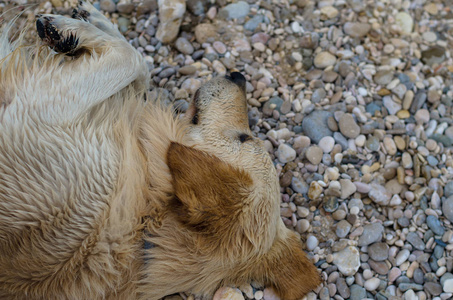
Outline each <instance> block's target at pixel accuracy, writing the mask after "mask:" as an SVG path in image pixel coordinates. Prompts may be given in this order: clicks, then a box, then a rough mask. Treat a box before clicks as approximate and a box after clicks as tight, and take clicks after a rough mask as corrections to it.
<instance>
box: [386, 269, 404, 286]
mask: <svg viewBox="0 0 453 300" xmlns="http://www.w3.org/2000/svg"><path fill="white" fill-rule="evenodd" d="M401 274H402V272H401V269H400V268H397V267H393V268H392V269H391V270H390V272H389V275H388V280H389V282H394V281H395V280H396V279H397V278H398V277H400V276H401Z"/></svg>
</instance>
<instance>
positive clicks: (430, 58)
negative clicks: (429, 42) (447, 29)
mask: <svg viewBox="0 0 453 300" xmlns="http://www.w3.org/2000/svg"><path fill="white" fill-rule="evenodd" d="M445 58H446V56H445V48H444V47H441V46H438V45H435V46H432V47H429V48H428V49H427V50H425V51H422V60H423V61H424V62H425V63H426V64H427V65H430V66H432V65H435V64H440V63H442V62H443V61H444V60H445Z"/></svg>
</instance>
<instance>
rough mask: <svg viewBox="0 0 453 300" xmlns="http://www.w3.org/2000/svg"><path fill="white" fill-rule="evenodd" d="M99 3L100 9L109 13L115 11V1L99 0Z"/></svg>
mask: <svg viewBox="0 0 453 300" xmlns="http://www.w3.org/2000/svg"><path fill="white" fill-rule="evenodd" d="M100 5H101V9H102V10H103V11H106V12H109V13H113V12H115V11H116V5H115V2H113V1H112V0H101V1H100Z"/></svg>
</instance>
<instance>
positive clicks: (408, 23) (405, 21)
mask: <svg viewBox="0 0 453 300" xmlns="http://www.w3.org/2000/svg"><path fill="white" fill-rule="evenodd" d="M395 22H396V24H397V25H398V26H399V27H400V28H401V31H402V32H403V33H405V34H410V33H411V32H412V28H413V27H414V20H412V17H411V16H410V15H409V14H408V13H405V12H400V13H398V14H396V16H395Z"/></svg>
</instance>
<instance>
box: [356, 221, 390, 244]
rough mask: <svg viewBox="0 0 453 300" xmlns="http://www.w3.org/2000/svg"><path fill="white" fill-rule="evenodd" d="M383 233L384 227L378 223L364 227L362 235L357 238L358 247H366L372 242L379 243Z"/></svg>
mask: <svg viewBox="0 0 453 300" xmlns="http://www.w3.org/2000/svg"><path fill="white" fill-rule="evenodd" d="M383 232H384V226H382V224H380V223H372V224H368V225H365V226H364V228H363V233H362V235H361V236H360V238H359V242H358V245H359V246H360V247H362V246H368V245H370V244H372V243H374V242H377V241H380V240H381V238H382V233H383Z"/></svg>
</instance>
